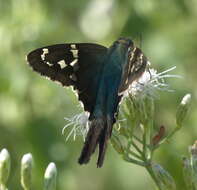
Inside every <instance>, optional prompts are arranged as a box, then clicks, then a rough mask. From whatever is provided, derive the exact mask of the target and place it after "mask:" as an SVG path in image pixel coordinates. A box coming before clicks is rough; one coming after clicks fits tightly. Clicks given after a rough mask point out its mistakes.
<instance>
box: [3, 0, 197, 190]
mask: <svg viewBox="0 0 197 190" xmlns="http://www.w3.org/2000/svg"><path fill="white" fill-rule="evenodd" d="M196 18H197V1H195V0H190V1H187V0H175V1H171V0H165V1H158V0H132V1H131V0H125V1H122V0H80V1H70V0H56V1H48V0H42V1H41V0H6V1H5V0H0V149H2V148H7V149H8V150H9V151H10V153H11V158H12V173H11V178H10V179H9V187H10V189H15V190H18V189H21V187H20V184H19V177H20V175H19V167H20V159H21V157H22V155H23V154H24V153H27V152H31V153H32V154H33V156H34V159H35V168H34V170H35V173H36V175H35V176H34V189H40V187H41V186H42V176H43V173H44V169H45V167H46V166H47V165H48V163H49V162H50V161H53V162H55V163H56V164H57V168H58V189H60V190H63V189H68V190H77V189H81V190H86V189H94V190H101V189H102V190H110V189H113V190H119V189H121V190H127V189H141V190H143V189H153V187H154V186H153V185H154V184H153V182H152V180H151V178H150V176H149V175H148V174H147V173H146V171H145V170H144V169H143V168H140V167H138V166H135V165H132V164H129V163H126V162H124V161H123V160H122V159H121V158H120V156H119V155H118V154H117V153H116V152H115V151H114V150H113V149H112V147H111V146H109V147H108V151H107V155H106V159H105V163H104V166H103V168H102V169H97V168H96V155H94V156H93V158H92V160H91V162H90V163H89V164H88V165H86V166H79V165H78V164H77V159H78V156H79V154H80V150H81V148H82V144H83V140H82V138H78V139H77V140H76V141H73V140H72V139H70V140H69V141H67V142H66V140H65V137H64V136H63V135H62V134H61V130H62V128H63V127H64V126H65V125H66V124H67V122H66V121H65V120H64V117H71V116H74V115H75V114H77V113H80V112H81V111H82V109H81V108H80V106H79V103H78V101H77V98H76V97H75V96H74V93H73V92H72V91H71V90H70V89H69V88H68V89H65V88H62V87H61V86H58V85H57V84H55V83H53V82H51V81H49V80H46V79H44V78H42V77H40V76H39V75H38V74H37V73H34V72H32V71H31V69H30V68H29V67H28V66H27V64H26V62H25V56H26V55H27V53H28V52H30V51H31V50H33V49H36V48H39V47H42V46H46V45H51V44H57V43H68V42H95V43H99V44H102V45H105V46H110V45H111V44H112V42H113V41H115V40H116V39H117V38H119V37H120V36H124V37H130V38H131V39H133V40H134V41H135V43H136V44H137V45H138V46H140V47H141V48H142V50H143V52H144V53H145V55H146V56H147V57H148V59H149V60H150V62H151V63H152V67H154V68H155V69H157V70H158V72H161V71H164V70H166V69H169V68H171V67H173V66H176V67H177V68H176V69H175V70H174V71H172V72H171V74H177V75H181V76H182V79H169V80H168V81H167V82H168V83H169V84H170V85H171V88H172V89H174V92H173V93H169V92H161V93H160V98H159V99H157V100H156V121H155V126H156V127H158V126H160V125H161V124H163V125H165V126H166V128H167V130H170V129H171V128H173V127H174V126H175V125H174V124H175V113H176V108H177V106H178V104H179V103H180V100H181V98H182V97H183V96H184V95H185V94H186V93H191V94H192V96H193V100H192V108H191V110H190V114H189V116H188V117H187V119H186V121H185V125H184V128H183V129H182V130H181V131H180V132H178V133H177V134H176V135H175V136H174V137H173V139H172V141H171V142H170V143H169V144H168V145H164V146H163V147H162V148H160V149H159V150H158V151H157V152H156V154H155V161H156V162H159V163H160V164H161V165H163V167H164V168H166V169H167V170H168V171H169V172H170V173H171V175H172V176H173V177H174V178H175V180H176V183H177V186H178V188H177V189H179V190H184V189H185V187H184V184H183V178H182V171H181V165H182V156H183V155H187V152H188V146H189V145H191V144H192V143H193V142H194V140H196V139H197V127H196V123H197V117H196V116H197V108H196V97H197V88H196V81H197V74H196V72H197V66H196V65H197V63H196V62H197V61H196V60H197V24H196Z"/></svg>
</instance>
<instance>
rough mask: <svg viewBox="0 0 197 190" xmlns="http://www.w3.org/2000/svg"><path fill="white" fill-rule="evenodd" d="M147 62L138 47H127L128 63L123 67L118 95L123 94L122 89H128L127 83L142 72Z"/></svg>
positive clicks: (135, 78)
mask: <svg viewBox="0 0 197 190" xmlns="http://www.w3.org/2000/svg"><path fill="white" fill-rule="evenodd" d="M147 63H148V61H147V58H146V56H145V55H144V54H143V53H142V51H141V50H140V49H139V48H137V47H133V48H129V50H128V63H127V64H126V65H125V67H124V68H123V73H122V79H121V83H120V86H119V95H121V94H123V93H124V91H125V90H127V89H128V87H129V85H130V84H131V83H132V82H133V81H135V80H137V79H138V78H139V77H140V76H141V75H142V74H143V73H144V71H145V69H146V65H147Z"/></svg>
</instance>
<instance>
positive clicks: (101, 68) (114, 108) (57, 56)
mask: <svg viewBox="0 0 197 190" xmlns="http://www.w3.org/2000/svg"><path fill="white" fill-rule="evenodd" d="M27 62H28V64H29V65H30V66H31V67H32V68H33V70H34V71H36V72H38V73H40V74H41V75H43V76H45V77H47V78H49V79H51V80H53V81H57V82H59V83H61V84H62V86H73V87H74V90H76V91H77V94H78V99H79V100H80V101H81V102H82V103H83V105H84V110H85V111H87V112H89V123H90V128H89V131H88V134H87V136H86V140H85V143H84V146H83V149H82V152H81V155H80V157H79V160H78V162H79V163H80V164H86V163H88V162H89V160H90V157H91V155H92V154H93V153H94V152H95V149H96V147H97V145H98V147H99V155H98V161H97V166H98V167H101V166H102V165H103V161H104V156H105V152H106V148H107V142H108V140H109V139H110V136H111V133H112V128H113V124H114V123H115V122H116V116H117V112H118V105H119V103H120V100H121V98H122V96H123V94H124V92H125V91H126V90H127V89H128V87H129V85H131V83H132V82H133V81H135V80H137V79H138V78H139V77H140V76H141V75H142V74H143V72H144V71H145V68H146V65H147V58H146V57H145V56H144V54H143V53H142V51H141V50H140V49H139V48H138V47H135V46H134V43H133V42H132V40H130V39H127V38H119V39H118V40H117V41H115V42H114V43H113V44H112V46H110V47H109V48H106V47H104V46H101V45H98V44H91V43H67V44H57V45H51V46H46V47H42V48H39V49H36V50H34V51H32V52H30V53H29V54H28V56H27Z"/></svg>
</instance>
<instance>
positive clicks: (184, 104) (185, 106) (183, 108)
mask: <svg viewBox="0 0 197 190" xmlns="http://www.w3.org/2000/svg"><path fill="white" fill-rule="evenodd" d="M190 102H191V94H186V95H185V96H184V97H183V99H182V101H181V103H180V105H179V107H178V109H177V113H176V124H177V127H178V128H180V127H181V126H182V123H183V120H184V119H185V117H186V115H187V112H188V110H189V107H190Z"/></svg>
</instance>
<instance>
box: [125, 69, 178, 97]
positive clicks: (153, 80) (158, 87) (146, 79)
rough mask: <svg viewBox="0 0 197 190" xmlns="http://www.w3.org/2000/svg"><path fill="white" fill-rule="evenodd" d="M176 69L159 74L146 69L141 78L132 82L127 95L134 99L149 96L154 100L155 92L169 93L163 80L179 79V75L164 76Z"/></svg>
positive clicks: (167, 86) (169, 90)
mask: <svg viewBox="0 0 197 190" xmlns="http://www.w3.org/2000/svg"><path fill="white" fill-rule="evenodd" d="M175 68H176V67H172V68H170V69H167V70H166V71H163V72H161V73H157V71H156V70H155V69H147V70H146V71H145V72H144V73H143V74H142V76H141V77H140V78H139V79H138V80H137V81H134V82H133V83H132V84H131V85H130V87H129V89H128V91H127V94H128V93H129V94H131V95H133V96H136V97H138V96H139V97H140V98H144V97H145V96H150V97H153V98H156V97H157V96H158V95H157V91H168V92H171V91H172V90H171V89H170V88H169V85H168V84H167V83H165V80H164V79H165V78H173V77H175V78H180V76H179V75H171V74H166V73H168V72H170V71H172V70H174V69H175Z"/></svg>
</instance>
